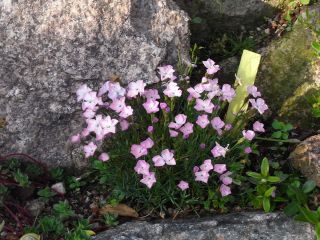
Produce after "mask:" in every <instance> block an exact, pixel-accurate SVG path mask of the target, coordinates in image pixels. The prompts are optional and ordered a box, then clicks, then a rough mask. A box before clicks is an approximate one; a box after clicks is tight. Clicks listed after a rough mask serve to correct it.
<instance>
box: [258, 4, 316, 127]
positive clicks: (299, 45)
mask: <svg viewBox="0 0 320 240" xmlns="http://www.w3.org/2000/svg"><path fill="white" fill-rule="evenodd" d="M310 12H313V15H312V17H311V19H310V21H313V20H316V19H318V21H319V19H320V18H319V16H320V4H318V5H316V6H314V7H313V9H312V10H311V11H310ZM318 24H320V22H319V23H318ZM314 40H315V37H314V36H313V34H312V32H311V30H309V29H307V28H306V27H305V26H304V25H303V24H301V23H300V22H298V23H296V24H295V26H294V27H293V30H292V31H291V32H289V33H287V34H286V35H285V36H284V37H282V38H281V39H279V40H274V41H273V42H272V43H271V44H270V45H269V46H268V47H267V48H266V49H264V50H263V51H262V55H263V57H262V64H261V68H260V71H259V72H258V76H257V80H256V85H257V86H258V87H259V88H260V90H261V92H262V94H263V97H264V98H265V99H266V101H267V103H269V105H270V108H271V111H272V112H273V113H275V114H276V115H278V116H279V117H280V118H281V119H282V120H284V121H288V122H291V123H292V124H294V125H297V126H299V127H301V128H302V129H311V128H314V129H319V124H320V122H319V120H317V119H316V118H314V117H312V114H311V106H310V104H309V103H308V100H307V99H308V97H311V96H312V94H314V93H315V92H316V91H319V90H320V60H319V59H318V60H316V59H315V54H314V51H313V49H312V48H311V43H312V41H314Z"/></svg>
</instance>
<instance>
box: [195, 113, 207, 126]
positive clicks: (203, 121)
mask: <svg viewBox="0 0 320 240" xmlns="http://www.w3.org/2000/svg"><path fill="white" fill-rule="evenodd" d="M209 123H210V122H209V119H208V115H207V114H202V115H200V116H198V118H197V121H196V124H198V125H199V126H200V127H201V128H206V127H207V126H208V124H209Z"/></svg>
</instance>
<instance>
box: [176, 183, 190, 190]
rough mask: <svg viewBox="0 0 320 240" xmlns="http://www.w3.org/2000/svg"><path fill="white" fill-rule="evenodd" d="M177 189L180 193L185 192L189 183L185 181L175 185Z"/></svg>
mask: <svg viewBox="0 0 320 240" xmlns="http://www.w3.org/2000/svg"><path fill="white" fill-rule="evenodd" d="M177 186H178V188H180V189H181V190H182V191H184V190H186V189H188V188H189V183H187V182H185V181H180V182H179V184H178V185H177Z"/></svg>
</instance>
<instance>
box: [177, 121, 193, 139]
mask: <svg viewBox="0 0 320 240" xmlns="http://www.w3.org/2000/svg"><path fill="white" fill-rule="evenodd" d="M179 130H180V131H181V132H182V133H183V136H184V137H186V136H189V135H190V134H191V133H193V124H192V123H189V122H187V123H186V124H185V125H183V127H181V128H180V129H179Z"/></svg>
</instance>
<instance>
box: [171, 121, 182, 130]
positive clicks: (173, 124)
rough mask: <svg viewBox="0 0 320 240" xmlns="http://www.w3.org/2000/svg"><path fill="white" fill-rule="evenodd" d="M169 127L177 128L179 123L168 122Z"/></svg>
mask: <svg viewBox="0 0 320 240" xmlns="http://www.w3.org/2000/svg"><path fill="white" fill-rule="evenodd" d="M168 127H169V128H173V129H179V128H180V127H181V125H179V124H177V123H175V122H170V123H169V125H168Z"/></svg>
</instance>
